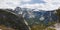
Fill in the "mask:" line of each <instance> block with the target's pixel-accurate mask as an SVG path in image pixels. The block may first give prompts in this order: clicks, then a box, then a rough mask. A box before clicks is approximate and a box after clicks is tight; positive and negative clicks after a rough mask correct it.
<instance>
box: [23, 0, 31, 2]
mask: <svg viewBox="0 0 60 30" xmlns="http://www.w3.org/2000/svg"><path fill="white" fill-rule="evenodd" d="M30 1H31V0H22V2H30Z"/></svg>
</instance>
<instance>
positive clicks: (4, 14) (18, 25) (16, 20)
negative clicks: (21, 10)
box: [0, 9, 29, 30]
mask: <svg viewBox="0 0 60 30" xmlns="http://www.w3.org/2000/svg"><path fill="white" fill-rule="evenodd" d="M0 25H4V26H5V27H10V28H12V29H15V30H29V28H28V26H27V25H26V24H25V22H24V19H23V18H22V16H18V15H17V14H15V13H12V12H11V11H7V10H4V9H0Z"/></svg>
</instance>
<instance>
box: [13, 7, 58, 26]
mask: <svg viewBox="0 0 60 30" xmlns="http://www.w3.org/2000/svg"><path fill="white" fill-rule="evenodd" d="M16 10H17V11H16ZM14 12H15V13H16V14H22V16H23V17H24V19H25V20H26V21H27V22H28V25H33V24H41V23H42V24H45V25H47V24H48V23H49V22H53V21H57V19H58V17H57V16H56V14H55V13H57V12H56V11H55V10H54V11H44V10H39V9H28V8H20V7H17V8H16V9H15V11H14ZM17 12H18V13H17ZM21 12H22V13H21Z"/></svg>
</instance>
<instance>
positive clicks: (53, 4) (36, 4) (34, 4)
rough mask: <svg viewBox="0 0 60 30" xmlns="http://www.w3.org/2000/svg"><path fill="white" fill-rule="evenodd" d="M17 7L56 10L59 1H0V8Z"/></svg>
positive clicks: (59, 4) (59, 5)
mask: <svg viewBox="0 0 60 30" xmlns="http://www.w3.org/2000/svg"><path fill="white" fill-rule="evenodd" d="M17 6H19V7H22V8H32V9H41V10H46V11H48V10H54V9H58V8H59V7H60V0H0V8H11V9H14V8H15V7H17Z"/></svg>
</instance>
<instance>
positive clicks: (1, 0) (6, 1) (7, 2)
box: [0, 0, 21, 9]
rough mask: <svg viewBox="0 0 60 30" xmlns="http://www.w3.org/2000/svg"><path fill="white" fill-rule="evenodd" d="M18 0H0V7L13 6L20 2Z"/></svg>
mask: <svg viewBox="0 0 60 30" xmlns="http://www.w3.org/2000/svg"><path fill="white" fill-rule="evenodd" d="M20 2H21V1H19V0H0V8H12V9H13V8H15V7H16V6H18V5H19V4H20Z"/></svg>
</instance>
